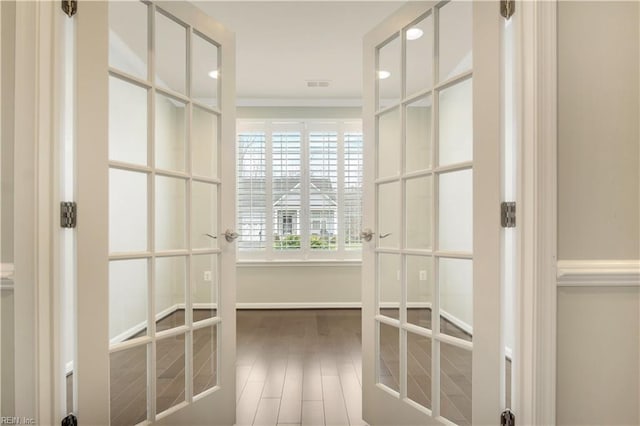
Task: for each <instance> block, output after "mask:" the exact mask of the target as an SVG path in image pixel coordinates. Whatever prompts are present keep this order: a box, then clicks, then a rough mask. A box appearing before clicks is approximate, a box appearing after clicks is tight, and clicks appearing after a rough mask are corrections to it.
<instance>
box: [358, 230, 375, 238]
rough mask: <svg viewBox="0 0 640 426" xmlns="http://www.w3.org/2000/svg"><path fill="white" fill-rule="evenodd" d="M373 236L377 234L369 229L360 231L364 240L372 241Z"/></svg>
mask: <svg viewBox="0 0 640 426" xmlns="http://www.w3.org/2000/svg"><path fill="white" fill-rule="evenodd" d="M373 234H375V232H373V231H372V230H371V229H369V228H365V229H363V230H362V231H360V238H362V239H363V240H365V241H371V239H372V238H373Z"/></svg>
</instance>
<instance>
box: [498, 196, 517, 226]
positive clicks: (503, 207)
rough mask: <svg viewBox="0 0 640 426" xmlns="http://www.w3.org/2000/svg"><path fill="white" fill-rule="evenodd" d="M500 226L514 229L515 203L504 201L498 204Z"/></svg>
mask: <svg viewBox="0 0 640 426" xmlns="http://www.w3.org/2000/svg"><path fill="white" fill-rule="evenodd" d="M500 224H501V225H502V227H503V228H515V227H516V203H515V202H514V201H505V202H503V203H502V204H500Z"/></svg>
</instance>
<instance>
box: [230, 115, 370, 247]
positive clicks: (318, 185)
mask: <svg viewBox="0 0 640 426" xmlns="http://www.w3.org/2000/svg"><path fill="white" fill-rule="evenodd" d="M361 126H362V125H361V123H360V122H359V121H354V122H319V121H305V122H300V121H296V122H277V121H245V120H239V122H238V141H237V161H238V167H237V177H238V180H237V207H238V208H237V215H238V216H237V223H238V233H239V234H240V237H239V238H238V254H239V256H238V257H239V258H240V259H274V258H284V259H291V258H295V259H322V258H325V259H358V258H360V249H361V241H360V228H361V217H362V130H361Z"/></svg>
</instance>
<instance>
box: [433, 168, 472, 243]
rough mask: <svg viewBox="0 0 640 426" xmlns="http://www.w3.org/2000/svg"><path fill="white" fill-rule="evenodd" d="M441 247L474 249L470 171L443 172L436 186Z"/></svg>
mask: <svg viewBox="0 0 640 426" xmlns="http://www.w3.org/2000/svg"><path fill="white" fill-rule="evenodd" d="M438 195H439V202H438V208H439V216H438V217H439V226H438V246H439V248H440V250H447V251H458V252H468V253H470V252H471V251H472V250H473V171H472V170H463V171H460V172H452V173H443V174H441V175H440V185H439V194H438Z"/></svg>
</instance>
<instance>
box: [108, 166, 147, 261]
mask: <svg viewBox="0 0 640 426" xmlns="http://www.w3.org/2000/svg"><path fill="white" fill-rule="evenodd" d="M146 250H147V175H146V174H145V173H137V172H128V171H124V170H118V169H110V170H109V251H110V252H111V253H115V252H135V251H146Z"/></svg>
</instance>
